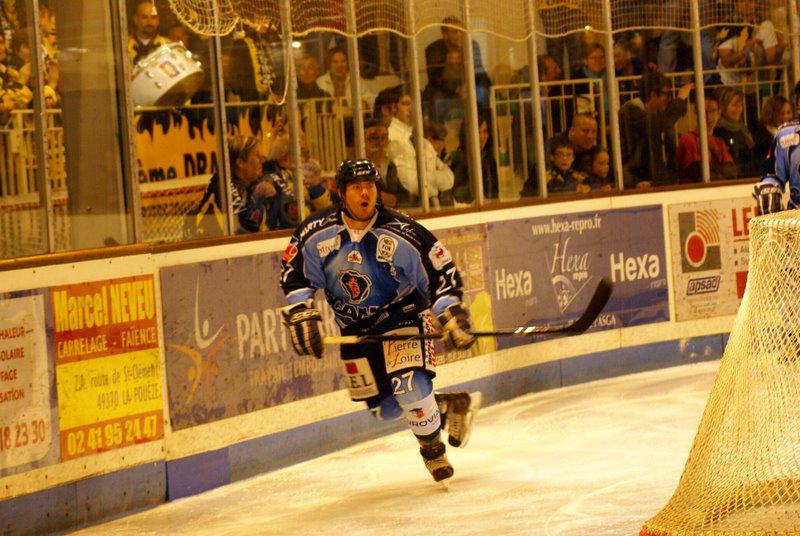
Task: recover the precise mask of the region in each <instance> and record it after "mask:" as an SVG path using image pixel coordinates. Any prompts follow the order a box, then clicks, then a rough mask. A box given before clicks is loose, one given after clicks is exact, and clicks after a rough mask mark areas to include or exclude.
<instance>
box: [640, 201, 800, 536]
mask: <svg viewBox="0 0 800 536" xmlns="http://www.w3.org/2000/svg"><path fill="white" fill-rule="evenodd" d="M715 534H725V535H731V536H732V535H745V534H747V535H761V534H764V535H766V534H770V535H788V534H800V211H787V212H782V213H779V214H773V215H769V216H763V217H758V218H754V219H753V220H751V222H750V265H749V276H748V281H747V288H746V290H745V294H744V298H743V299H742V303H741V305H740V307H739V312H738V314H737V317H736V320H735V322H734V325H733V329H732V331H731V334H730V339H729V340H728V344H727V347H726V348H725V354H724V355H723V358H722V361H721V363H720V366H719V371H718V372H717V377H716V379H715V381H714V385H713V387H712V389H711V393H710V395H709V398H708V402H707V404H706V408H705V411H704V413H703V416H702V419H701V421H700V425H699V427H698V430H697V435H696V436H695V439H694V444H693V445H692V449H691V451H690V453H689V458H688V460H687V462H686V466H685V468H684V470H683V474H682V476H681V478H680V481H679V482H678V486H677V489H676V490H675V493H674V494H673V496H672V498H671V499H670V500H669V502H668V503H667V505H666V506H665V507H664V508H663V509H662V510H661V511H660V512H659V513H658V514H657V515H656V516H655V517H653V518H652V519H650V520H649V521H647V522H646V523H645V524H644V526H643V527H642V529H641V532H640V536H690V535H691V536H694V535H698V536H699V535H703V536H710V535H715Z"/></svg>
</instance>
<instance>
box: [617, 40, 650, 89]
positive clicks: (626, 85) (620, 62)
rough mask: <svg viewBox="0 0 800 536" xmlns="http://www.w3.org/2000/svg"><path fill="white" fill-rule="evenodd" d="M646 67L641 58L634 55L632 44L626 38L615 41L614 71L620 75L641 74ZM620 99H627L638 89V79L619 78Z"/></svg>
mask: <svg viewBox="0 0 800 536" xmlns="http://www.w3.org/2000/svg"><path fill="white" fill-rule="evenodd" d="M643 70H644V67H643V66H642V61H641V58H639V57H636V56H634V55H633V52H632V51H631V45H630V44H629V43H628V42H627V41H625V40H619V41H617V42H616V43H614V72H615V73H616V75H617V78H619V77H630V76H640V75H641V74H642V71H643ZM617 83H618V85H619V92H620V100H621V101H622V102H625V101H627V100H628V99H629V98H630V95H631V94H632V93H633V92H634V91H636V89H637V85H638V84H637V81H636V80H618V82H617Z"/></svg>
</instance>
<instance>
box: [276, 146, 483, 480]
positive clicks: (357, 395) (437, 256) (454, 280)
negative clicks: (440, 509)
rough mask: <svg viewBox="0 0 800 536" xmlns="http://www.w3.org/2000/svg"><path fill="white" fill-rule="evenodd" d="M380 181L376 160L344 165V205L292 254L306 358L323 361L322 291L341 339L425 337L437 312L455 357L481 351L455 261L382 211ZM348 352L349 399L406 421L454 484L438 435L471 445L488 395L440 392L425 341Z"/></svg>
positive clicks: (296, 332) (315, 219)
mask: <svg viewBox="0 0 800 536" xmlns="http://www.w3.org/2000/svg"><path fill="white" fill-rule="evenodd" d="M379 179H380V173H379V171H378V170H377V169H376V168H375V166H374V165H373V164H372V162H370V161H369V160H348V161H346V162H343V163H342V164H341V166H340V167H339V170H338V173H337V175H336V179H335V184H336V188H337V190H338V193H339V200H340V206H335V207H331V208H328V209H325V210H322V211H320V212H317V213H315V214H313V215H312V216H310V217H309V218H308V219H306V220H305V221H304V222H303V223H301V224H300V226H298V227H297V229H296V231H295V233H294V235H293V236H292V238H291V240H290V242H289V245H288V247H287V248H286V251H285V252H284V256H283V262H282V271H281V287H282V288H283V291H284V293H285V294H286V297H287V299H288V301H289V306H288V307H286V308H284V309H283V310H282V316H283V322H284V324H285V325H286V326H287V328H288V330H289V333H290V334H291V339H292V345H293V346H294V349H295V351H296V352H297V353H298V354H300V355H313V356H315V357H317V358H321V357H322V355H323V352H324V344H323V335H324V334H323V333H322V317H321V315H320V312H319V310H318V309H317V308H316V306H315V303H314V293H315V292H316V291H317V290H318V289H322V290H324V291H325V296H326V298H327V300H328V303H329V304H330V305H331V307H332V308H333V311H334V313H335V314H336V321H337V323H338V324H339V326H340V328H341V331H342V334H343V335H365V334H386V333H392V334H394V333H399V334H404V335H405V334H409V335H413V334H419V333H424V332H425V331H426V319H428V318H430V316H429V315H428V314H427V311H428V309H430V310H431V311H432V312H433V314H434V315H435V322H436V324H437V325H438V327H439V329H440V330H441V332H442V335H443V340H444V341H445V344H446V345H447V347H448V348H450V349H454V348H457V349H462V350H463V349H467V348H469V347H470V346H472V345H473V344H474V342H475V337H474V336H473V335H472V333H471V331H472V325H471V321H470V316H469V311H468V309H467V308H466V307H465V306H464V304H463V303H462V302H461V297H462V292H461V277H460V276H459V273H458V271H457V270H456V266H455V264H454V262H453V259H452V257H451V256H450V253H449V252H448V251H447V249H445V247H444V246H443V245H442V244H441V242H439V241H437V240H436V237H434V236H433V234H431V232H430V231H428V230H427V229H425V228H424V227H423V226H422V225H420V224H419V223H417V222H415V221H414V220H412V219H411V218H409V217H407V216H405V215H403V214H401V213H399V212H396V211H394V210H392V209H389V208H386V207H384V206H383V205H382V204H381V203H380V192H379V191H378V187H377V182H378V180H379ZM340 352H341V353H340V357H341V361H342V364H343V369H344V374H345V379H346V381H347V385H348V389H349V391H350V397H351V398H352V399H353V400H355V401H364V402H366V404H367V406H368V407H369V409H370V410H371V411H372V413H373V415H374V416H375V417H376V418H378V419H383V420H390V419H398V418H400V417H405V419H406V422H407V423H408V426H409V428H410V429H411V431H412V432H413V433H414V436H415V437H416V438H417V440H418V441H419V444H420V454H421V455H422V458H423V461H424V463H425V467H426V468H427V469H428V470H429V471H430V473H431V475H432V476H433V478H434V480H436V481H437V482H439V481H442V480H445V479H447V478H450V477H451V476H452V475H453V467H452V466H451V465H450V462H449V461H448V460H447V456H446V454H445V445H444V443H443V442H442V439H441V435H440V431H441V430H445V429H446V431H447V432H448V434H449V437H448V442H449V443H450V445H452V446H455V447H458V446H464V445H465V444H466V443H467V440H468V439H469V435H470V429H471V424H472V419H473V417H474V415H475V412H476V411H477V409H478V407H479V406H480V402H481V395H480V393H466V392H454V393H434V392H433V378H434V377H435V375H436V372H435V363H434V356H433V352H432V345H431V344H429V343H423V341H420V340H398V341H390V342H383V343H362V344H343V345H341V350H340Z"/></svg>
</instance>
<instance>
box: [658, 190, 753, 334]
mask: <svg viewBox="0 0 800 536" xmlns="http://www.w3.org/2000/svg"><path fill="white" fill-rule="evenodd" d="M756 211H757V209H756V207H755V205H754V204H753V200H752V199H748V198H743V199H726V200H719V201H703V202H702V203H680V204H675V205H670V206H669V229H670V241H671V245H672V267H673V270H672V272H673V280H674V284H673V294H674V297H675V318H676V320H677V321H679V322H680V321H684V320H692V319H696V318H708V317H712V316H723V315H731V314H735V313H736V311H737V310H738V308H739V302H740V301H741V299H742V296H743V295H744V289H745V286H746V284H747V267H748V262H749V254H750V250H749V239H750V235H749V231H748V225H747V224H748V222H749V221H750V219H751V218H753V217H755V216H756Z"/></svg>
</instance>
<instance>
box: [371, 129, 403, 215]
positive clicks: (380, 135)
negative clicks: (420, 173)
mask: <svg viewBox="0 0 800 536" xmlns="http://www.w3.org/2000/svg"><path fill="white" fill-rule="evenodd" d="M388 147H389V130H388V129H387V128H386V125H385V124H384V123H383V120H382V119H381V118H380V117H370V118H367V119H366V120H365V121H364V148H365V149H366V157H367V158H368V159H369V160H370V161H371V162H372V163H373V164H374V165H375V167H376V168H378V171H380V173H381V180H380V184H379V190H380V192H381V202H382V203H383V204H384V205H386V206H387V207H392V208H397V207H406V206H409V205H410V203H409V199H410V197H411V196H410V194H409V193H408V191H407V190H406V189H405V188H403V186H402V185H401V184H400V179H399V178H398V177H397V166H395V165H394V162H391V161H389V154H388V150H387V149H388Z"/></svg>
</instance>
